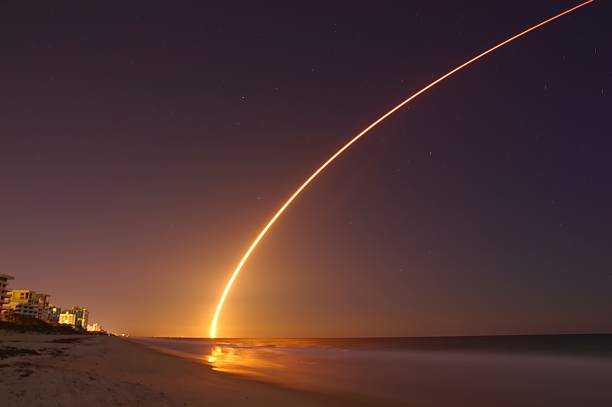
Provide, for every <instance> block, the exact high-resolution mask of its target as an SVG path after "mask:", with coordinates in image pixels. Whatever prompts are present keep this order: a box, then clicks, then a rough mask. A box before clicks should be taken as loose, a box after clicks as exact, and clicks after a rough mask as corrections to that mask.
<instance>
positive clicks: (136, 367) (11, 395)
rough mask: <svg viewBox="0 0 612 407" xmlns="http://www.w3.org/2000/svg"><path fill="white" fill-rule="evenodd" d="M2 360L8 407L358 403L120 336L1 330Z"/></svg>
mask: <svg viewBox="0 0 612 407" xmlns="http://www.w3.org/2000/svg"><path fill="white" fill-rule="evenodd" d="M0 358H1V359H0V401H1V402H0V404H1V405H2V406H3V407H13V406H15V407H17V406H19V407H23V406H83V405H86V406H90V407H91V406H243V405H249V406H264V405H266V406H273V405H279V406H286V405H291V406H295V407H298V406H337V405H355V403H354V400H353V401H349V400H341V399H337V398H331V397H328V396H323V395H316V394H310V393H305V392H299V391H293V390H288V389H283V388H279V387H275V386H273V385H268V384H265V383H259V382H256V381H252V380H248V379H242V378H240V377H235V376H231V375H226V374H221V373H218V372H214V371H212V370H211V369H210V368H209V367H208V366H207V365H205V364H201V363H198V362H195V361H190V360H186V359H182V358H179V357H175V356H170V355H165V354H162V353H158V352H155V351H153V350H151V349H148V348H146V347H144V346H141V345H138V344H134V343H131V342H129V341H127V340H124V339H121V338H117V337H106V336H68V335H44V334H22V333H12V332H2V331H0Z"/></svg>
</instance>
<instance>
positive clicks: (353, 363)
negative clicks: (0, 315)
mask: <svg viewBox="0 0 612 407" xmlns="http://www.w3.org/2000/svg"><path fill="white" fill-rule="evenodd" d="M611 339H612V336H611V335H556V336H555V335H552V336H518V337H454V338H453V337H447V338H444V337H443V338H354V339H350V338H349V339H233V340H229V339H223V340H211V339H203V338H202V339H198V338H185V339H180V338H120V337H110V336H95V335H56V334H33V333H16V332H11V331H0V405H1V406H2V407H12V406H19V407H22V406H81V405H87V406H245V405H249V406H288V405H290V406H296V407H300V406H349V405H350V406H368V405H372V406H380V405H384V406H394V405H403V406H449V405H452V406H472V407H473V406H483V407H484V406H491V405H496V406H541V405H554V406H567V407H570V406H576V405H590V406H599V405H601V406H604V405H612V394H611V393H610V392H609V383H610V378H611V377H612V341H611ZM212 347H218V348H219V349H222V352H220V353H219V355H218V358H217V360H215V361H214V362H212V363H209V362H207V359H208V355H209V353H210V350H211V348H212Z"/></svg>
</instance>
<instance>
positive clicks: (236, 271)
mask: <svg viewBox="0 0 612 407" xmlns="http://www.w3.org/2000/svg"><path fill="white" fill-rule="evenodd" d="M593 1H595V0H588V1H585V2H584V3H580V4H578V5H576V6H574V7H572V8H570V9H568V10H565V11H563V12H561V13H559V14H557V15H555V16H553V17H550V18H548V19H546V20H544V21H542V22H540V23H538V24H536V25H534V26H532V27H530V28H528V29H526V30H524V31H521V32H519V33H518V34H516V35H514V36H512V37H510V38H508V39H506V40H504V41H502V42H500V43H498V44H497V45H494V46H493V47H491V48H489V49H487V50H486V51H483V52H482V53H480V54H478V55H476V56H475V57H473V58H472V59H470V60H468V61H466V62H464V63H463V64H461V65H459V66H457V67H456V68H454V69H453V70H451V71H449V72H448V73H446V74H444V75H442V76H440V77H439V78H438V79H436V80H434V81H433V82H431V83H430V84H429V85H427V86H425V87H424V88H422V89H421V90H419V91H417V92H416V93H414V94H412V95H411V96H409V97H408V98H407V99H404V100H403V101H401V102H400V103H399V104H397V105H396V106H395V107H394V108H392V109H391V110H389V111H388V112H387V113H385V114H383V115H382V116H380V117H379V118H378V119H376V121H374V122H373V123H372V124H370V125H369V126H368V127H366V128H365V129H363V130H362V131H361V132H360V133H359V134H357V135H356V136H354V137H353V138H352V139H351V140H349V141H348V142H347V143H346V144H345V145H344V146H342V147H341V148H340V149H339V150H338V151H336V152H335V153H334V155H332V156H331V157H329V158H328V159H327V160H326V161H325V162H324V163H323V164H321V166H319V168H317V170H316V171H315V172H314V173H312V175H311V176H310V177H308V178H307V179H306V181H304V182H303V183H302V185H300V187H299V188H298V189H297V190H296V191H295V192H294V193H293V195H291V197H289V199H287V201H286V202H285V203H284V204H283V206H281V208H280V209H279V210H278V211H277V212H276V213H275V214H274V216H273V217H272V219H270V220H269V221H268V223H267V224H266V226H265V227H264V228H263V229H262V230H261V231H260V232H259V235H257V237H256V238H255V240H254V241H253V242H252V243H251V245H250V246H249V248H248V250H247V251H246V252H245V253H244V255H243V256H242V259H241V260H240V262H239V263H238V266H236V268H235V269H234V272H233V273H232V276H231V277H230V279H229V281H228V282H227V284H226V286H225V289H224V290H223V294H222V295H221V298H220V299H219V303H218V304H217V308H216V310H215V315H214V317H213V320H212V323H211V326H210V337H211V338H215V337H216V333H217V321H218V320H219V315H220V314H221V309H222V308H223V304H224V303H225V299H226V298H227V295H228V294H229V291H230V289H231V288H232V285H233V284H234V281H235V280H236V277H238V274H239V273H240V271H241V270H242V268H243V266H244V264H245V263H246V261H247V260H248V259H249V257H250V256H251V253H253V250H255V248H256V247H257V245H258V244H259V242H260V241H261V239H262V238H263V237H264V236H265V235H266V233H267V232H268V230H269V229H270V228H271V227H272V225H274V223H275V222H276V220H277V219H278V218H279V217H280V216H281V215H282V214H283V212H285V209H287V207H288V206H289V205H291V203H292V202H293V201H294V200H295V198H297V197H298V195H300V193H301V192H302V191H303V190H304V189H305V188H306V187H307V186H308V185H309V184H310V183H311V182H312V181H313V180H314V179H315V178H316V177H317V176H318V175H319V174H320V173H321V172H322V171H323V170H324V169H325V168H327V166H328V165H330V164H331V163H332V162H333V161H334V160H335V159H336V158H337V157H338V156H339V155H340V154H342V153H343V152H344V151H345V150H346V149H348V148H349V147H350V146H352V145H353V144H354V143H355V142H356V141H357V140H359V139H360V138H361V137H363V136H364V135H365V134H366V133H368V132H369V131H370V130H372V129H373V128H374V127H376V126H378V125H379V124H380V123H381V122H382V121H383V120H385V119H386V118H387V117H389V116H391V115H392V114H393V113H395V112H396V111H398V110H399V109H401V108H402V107H404V106H405V105H406V104H408V103H409V102H411V101H412V100H414V99H415V98H417V97H418V96H420V95H421V94H423V93H425V92H427V91H428V90H429V89H431V88H433V87H434V86H436V85H437V84H438V83H440V82H442V81H443V80H445V79H446V78H448V77H449V76H452V75H454V74H455V73H457V72H458V71H460V70H462V69H463V68H465V67H467V66H468V65H471V64H473V63H474V62H476V61H478V60H479V59H481V58H483V57H485V56H487V55H488V54H490V53H492V52H494V51H495V50H497V49H499V48H501V47H503V46H505V45H507V44H509V43H511V42H513V41H514V40H517V39H519V38H520V37H523V36H525V35H527V34H529V33H530V32H531V31H534V30H537V29H538V28H540V27H542V26H544V25H546V24H548V23H550V22H552V21H554V20H556V19H558V18H560V17H563V16H564V15H566V14H569V13H571V12H573V11H575V10H577V9H579V8H581V7H584V6H586V5H587V4H590V3H592V2H593Z"/></svg>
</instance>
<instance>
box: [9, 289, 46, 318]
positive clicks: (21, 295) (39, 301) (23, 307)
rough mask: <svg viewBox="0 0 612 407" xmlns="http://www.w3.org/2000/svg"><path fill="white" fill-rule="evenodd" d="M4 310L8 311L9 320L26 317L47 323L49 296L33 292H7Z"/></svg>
mask: <svg viewBox="0 0 612 407" xmlns="http://www.w3.org/2000/svg"><path fill="white" fill-rule="evenodd" d="M3 309H4V310H5V311H6V315H5V316H6V317H7V318H13V317H25V318H37V319H41V320H43V321H47V320H48V319H49V294H43V293H37V292H36V291H32V290H10V291H8V292H7V299H6V300H5V303H4V305H3Z"/></svg>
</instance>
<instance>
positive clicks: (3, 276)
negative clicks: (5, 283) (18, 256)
mask: <svg viewBox="0 0 612 407" xmlns="http://www.w3.org/2000/svg"><path fill="white" fill-rule="evenodd" d="M0 278H1V279H3V280H14V279H15V277H13V276H9V275H8V274H1V273H0Z"/></svg>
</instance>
